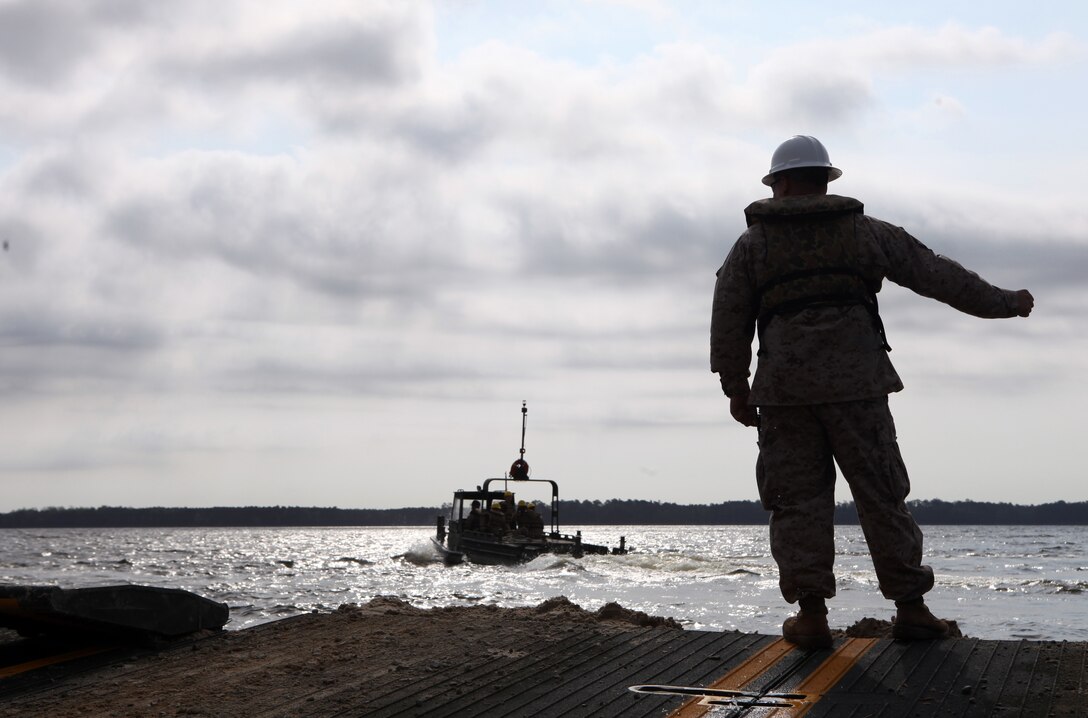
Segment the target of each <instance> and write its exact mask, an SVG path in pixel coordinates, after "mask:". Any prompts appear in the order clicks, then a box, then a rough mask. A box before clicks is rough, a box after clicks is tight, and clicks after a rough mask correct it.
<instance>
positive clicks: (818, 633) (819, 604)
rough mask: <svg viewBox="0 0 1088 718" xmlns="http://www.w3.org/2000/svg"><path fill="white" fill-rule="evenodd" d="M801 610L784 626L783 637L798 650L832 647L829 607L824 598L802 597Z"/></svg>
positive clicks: (787, 620)
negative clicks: (828, 618)
mask: <svg viewBox="0 0 1088 718" xmlns="http://www.w3.org/2000/svg"><path fill="white" fill-rule="evenodd" d="M797 603H798V604H799V605H800V606H801V610H800V611H799V612H798V613H797V615H796V616H790V617H789V618H787V619H786V622H785V623H783V624H782V637H783V638H785V639H786V640H787V641H789V642H790V643H792V644H794V645H796V646H797V647H798V648H803V649H805V650H810V649H813V648H830V647H831V629H830V628H828V627H827V606H826V605H825V604H824V599H823V597H817V596H802V597H801V598H800V599H799V600H798V601H797Z"/></svg>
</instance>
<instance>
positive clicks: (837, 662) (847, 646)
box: [767, 638, 877, 718]
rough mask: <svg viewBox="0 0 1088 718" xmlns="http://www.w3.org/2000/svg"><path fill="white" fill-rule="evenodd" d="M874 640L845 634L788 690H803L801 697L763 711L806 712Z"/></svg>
mask: <svg viewBox="0 0 1088 718" xmlns="http://www.w3.org/2000/svg"><path fill="white" fill-rule="evenodd" d="M876 642H877V639H875V638H847V639H846V642H844V643H843V644H842V645H841V646H839V647H838V648H837V649H836V650H835V652H834V653H832V654H831V655H830V656H828V657H827V660H825V661H824V662H823V663H821V664H820V665H819V666H817V667H816V670H814V671H813V672H812V673H810V674H808V676H807V677H806V678H805V679H804V680H803V681H801V683H800V685H798V686H797V688H796V689H793V690H792V691H791V693H803V694H805V698H804V700H801V701H797V702H796V703H794V704H793V705H791V706H790V707H788V708H775V709H774V710H773V711H771V712H770V713H768V714H767V715H768V717H769V716H778V717H779V718H799V717H800V716H803V715H804V714H806V713H808V712H809V710H810V709H811V708H812V706H814V705H815V704H816V703H817V702H818V701H819V700H820V699H821V698H823V697H824V694H825V693H827V692H828V691H830V690H831V689H832V688H834V687H835V686H836V685H837V684H838V682H839V681H841V680H842V677H843V676H845V675H846V673H847V671H849V670H850V669H851V668H853V667H854V665H855V664H856V663H857V662H858V661H859V660H861V657H862V656H864V655H865V654H866V653H868V652H869V649H870V648H872V647H873V646H875V645H876Z"/></svg>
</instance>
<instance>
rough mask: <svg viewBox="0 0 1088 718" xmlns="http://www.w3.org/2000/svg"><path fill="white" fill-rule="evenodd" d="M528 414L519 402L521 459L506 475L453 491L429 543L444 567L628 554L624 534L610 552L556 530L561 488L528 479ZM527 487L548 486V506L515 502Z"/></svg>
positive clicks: (575, 536)
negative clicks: (561, 556) (447, 510)
mask: <svg viewBox="0 0 1088 718" xmlns="http://www.w3.org/2000/svg"><path fill="white" fill-rule="evenodd" d="M528 413H529V409H528V408H527V407H526V405H525V402H522V405H521V450H520V456H519V458H518V459H517V460H516V461H514V463H513V464H511V466H510V470H509V472H508V474H507V476H505V477H502V478H491V479H486V480H485V481H484V482H483V484H482V485H480V486H477V487H476V488H475V489H473V490H467V489H458V490H457V491H454V492H453V503H452V505H451V506H450V513H449V516H448V517H446V516H439V517H438V519H437V527H436V533H435V536H434V537H433V538H432V539H431V543H432V544H434V547H435V549H436V550H437V551H438V552H439V553H440V554H441V555H442V558H443V560H444V561H445V562H446V563H447V564H457V563H461V561H463V560H465V559H467V560H468V561H470V562H472V563H477V564H491V565H494V564H502V565H514V564H519V563H525V562H527V561H532V560H533V559H534V558H536V557H538V556H541V555H543V554H549V553H550V554H566V555H570V556H573V557H574V558H581V557H582V556H584V555H586V554H603V555H608V554H625V553H627V545H626V539H625V538H624V537H623V536H620V541H619V545H618V546H616V547H613V548H609V547H608V546H603V545H598V544H592V543H587V542H585V541H583V540H582V532H581V531H576V532H575V533H574V535H571V534H564V533H562V532H561V531H560V529H559V485H558V484H557V483H556V482H555V481H552V480H551V479H532V478H529V464H528V462H526V461H525V424H526V419H527V416H528ZM531 483H535V484H545V485H547V486H549V487H550V490H551V500H550V502H549V504H548V505H547V506H546V507H545V506H542V505H540V504H538V503H537V502H535V501H528V502H527V501H524V500H522V501H517V502H516V503H515V499H516V496H515V492H514V490H513V489H515V488H516V489H518V490H523V489H524V490H526V491H528V490H529V488H528V486H527V484H531ZM540 503H543V502H540ZM544 509H547V510H546V513H547V519H548V525H545V523H544V516H543V514H542V511H543V510H544Z"/></svg>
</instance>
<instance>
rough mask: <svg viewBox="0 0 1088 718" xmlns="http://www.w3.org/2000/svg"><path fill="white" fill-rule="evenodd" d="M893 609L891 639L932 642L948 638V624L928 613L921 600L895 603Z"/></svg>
mask: <svg viewBox="0 0 1088 718" xmlns="http://www.w3.org/2000/svg"><path fill="white" fill-rule="evenodd" d="M895 608H896V611H895V620H894V621H893V622H892V637H893V638H898V639H899V640H901V641H932V640H934V639H937V638H947V637H948V633H949V627H948V623H947V622H945V621H942V620H941V619H939V618H937V617H936V616H934V615H933V614H932V613H930V612H929V609H928V608H927V607H926V604H925V601H923V600H922V599H920V598H916V599H914V600H913V601H896V602H895Z"/></svg>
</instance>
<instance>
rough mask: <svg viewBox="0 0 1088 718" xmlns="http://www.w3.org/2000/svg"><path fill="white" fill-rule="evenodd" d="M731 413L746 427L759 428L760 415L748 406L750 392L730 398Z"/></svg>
mask: <svg viewBox="0 0 1088 718" xmlns="http://www.w3.org/2000/svg"><path fill="white" fill-rule="evenodd" d="M729 413H730V414H732V415H733V418H734V419H736V420H737V421H739V422H740V423H741V424H744V425H745V426H759V414H758V413H757V412H756V408H755V407H754V406H749V405H748V392H744V393H743V394H736V395H734V396H731V397H729Z"/></svg>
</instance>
